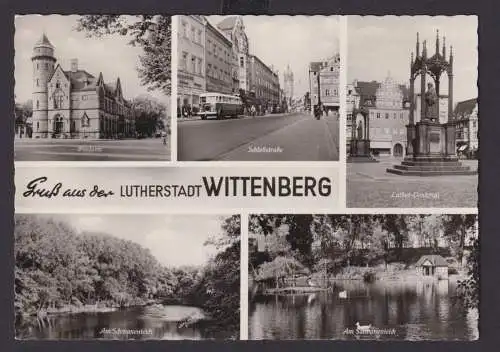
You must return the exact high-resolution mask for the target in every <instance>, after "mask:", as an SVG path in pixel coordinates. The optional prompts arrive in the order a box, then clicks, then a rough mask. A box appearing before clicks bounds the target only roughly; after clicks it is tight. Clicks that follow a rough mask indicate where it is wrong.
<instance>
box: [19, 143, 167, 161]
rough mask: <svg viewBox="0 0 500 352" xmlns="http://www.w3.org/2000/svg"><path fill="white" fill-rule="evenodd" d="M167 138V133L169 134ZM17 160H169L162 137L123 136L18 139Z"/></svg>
mask: <svg viewBox="0 0 500 352" xmlns="http://www.w3.org/2000/svg"><path fill="white" fill-rule="evenodd" d="M169 139H170V137H169ZM14 153H15V160H16V161H168V160H170V145H169V140H167V145H163V143H162V139H161V138H152V139H130V140H128V139H124V140H81V139H19V140H16V141H15V146H14Z"/></svg>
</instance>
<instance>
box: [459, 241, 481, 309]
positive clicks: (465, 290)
mask: <svg viewBox="0 0 500 352" xmlns="http://www.w3.org/2000/svg"><path fill="white" fill-rule="evenodd" d="M479 247H480V243H479V238H477V237H476V238H475V239H474V240H473V243H472V248H471V252H470V254H469V256H468V257H467V273H468V278H467V279H465V280H463V281H459V282H458V288H459V292H460V295H461V296H462V298H463V299H464V303H465V307H466V308H472V309H475V308H476V309H477V308H478V307H479V294H480V292H479V290H480V285H479V276H480V269H481V268H480V248H479Z"/></svg>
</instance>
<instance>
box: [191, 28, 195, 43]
mask: <svg viewBox="0 0 500 352" xmlns="http://www.w3.org/2000/svg"><path fill="white" fill-rule="evenodd" d="M195 36H196V35H195V29H194V27H191V41H193V42H195V41H196V38H195Z"/></svg>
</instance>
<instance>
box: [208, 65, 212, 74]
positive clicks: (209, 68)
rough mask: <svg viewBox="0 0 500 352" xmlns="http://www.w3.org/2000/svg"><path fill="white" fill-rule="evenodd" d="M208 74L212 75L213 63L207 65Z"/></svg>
mask: <svg viewBox="0 0 500 352" xmlns="http://www.w3.org/2000/svg"><path fill="white" fill-rule="evenodd" d="M207 76H208V77H212V64H208V66H207Z"/></svg>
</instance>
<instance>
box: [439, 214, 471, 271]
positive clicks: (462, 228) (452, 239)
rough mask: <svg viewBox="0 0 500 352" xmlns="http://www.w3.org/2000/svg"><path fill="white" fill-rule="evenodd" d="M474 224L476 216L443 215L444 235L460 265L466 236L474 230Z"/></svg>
mask: <svg viewBox="0 0 500 352" xmlns="http://www.w3.org/2000/svg"><path fill="white" fill-rule="evenodd" d="M476 222H477V216H476V215H474V214H453V215H445V216H444V218H443V227H444V235H445V237H446V239H447V241H448V244H449V245H450V248H451V250H452V253H453V254H454V255H456V256H457V257H458V261H459V263H460V265H462V261H463V257H464V249H465V243H466V239H467V234H468V233H469V231H471V230H473V229H474V227H475V225H476Z"/></svg>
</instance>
